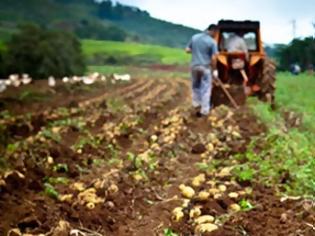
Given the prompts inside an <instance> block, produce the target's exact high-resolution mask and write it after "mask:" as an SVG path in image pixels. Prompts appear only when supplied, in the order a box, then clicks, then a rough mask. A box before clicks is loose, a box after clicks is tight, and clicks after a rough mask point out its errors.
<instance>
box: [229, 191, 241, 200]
mask: <svg viewBox="0 0 315 236" xmlns="http://www.w3.org/2000/svg"><path fill="white" fill-rule="evenodd" d="M228 196H229V198H232V199H236V198H238V196H239V195H238V193H234V192H232V193H229V194H228Z"/></svg>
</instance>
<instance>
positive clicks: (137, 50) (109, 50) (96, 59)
mask: <svg viewBox="0 0 315 236" xmlns="http://www.w3.org/2000/svg"><path fill="white" fill-rule="evenodd" d="M82 46H83V52H84V55H85V56H86V57H87V59H88V62H89V64H93V65H94V64H98V65H104V64H129V65H130V64H166V65H172V64H178V65H181V64H188V63H189V60H190V57H189V55H187V54H186V53H185V52H184V50H182V49H177V48H168V47H163V46H156V45H149V44H138V43H127V42H113V41H97V40H83V41H82Z"/></svg>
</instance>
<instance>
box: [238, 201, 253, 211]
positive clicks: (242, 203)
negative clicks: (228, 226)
mask: <svg viewBox="0 0 315 236" xmlns="http://www.w3.org/2000/svg"><path fill="white" fill-rule="evenodd" d="M239 205H240V207H241V208H242V210H243V211H249V210H251V209H253V208H254V206H253V205H252V204H251V203H250V201H248V200H246V199H242V200H241V201H240V202H239Z"/></svg>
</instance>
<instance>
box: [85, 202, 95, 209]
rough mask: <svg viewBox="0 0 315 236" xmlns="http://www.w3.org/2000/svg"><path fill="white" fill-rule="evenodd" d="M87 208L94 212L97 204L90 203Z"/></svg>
mask: <svg viewBox="0 0 315 236" xmlns="http://www.w3.org/2000/svg"><path fill="white" fill-rule="evenodd" d="M86 207H87V208H88V209H89V210H93V209H94V208H95V204H94V203H93V202H88V203H87V204H86Z"/></svg>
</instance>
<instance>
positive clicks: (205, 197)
mask: <svg viewBox="0 0 315 236" xmlns="http://www.w3.org/2000/svg"><path fill="white" fill-rule="evenodd" d="M209 197H210V193H209V192H206V191H201V192H200V193H199V194H198V199H200V200H201V201H205V200H208V199H209Z"/></svg>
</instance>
